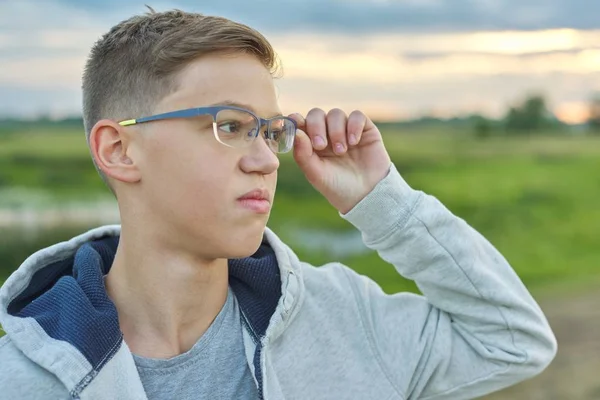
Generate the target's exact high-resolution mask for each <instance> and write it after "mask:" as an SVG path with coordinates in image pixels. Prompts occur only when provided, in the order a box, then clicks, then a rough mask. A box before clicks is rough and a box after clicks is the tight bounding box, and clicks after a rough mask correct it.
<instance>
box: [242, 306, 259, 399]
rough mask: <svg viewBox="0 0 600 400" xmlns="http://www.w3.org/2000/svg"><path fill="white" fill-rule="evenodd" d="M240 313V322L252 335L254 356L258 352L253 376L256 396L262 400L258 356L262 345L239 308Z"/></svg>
mask: <svg viewBox="0 0 600 400" xmlns="http://www.w3.org/2000/svg"><path fill="white" fill-rule="evenodd" d="M240 315H241V316H242V324H243V325H244V326H245V327H246V330H248V332H250V337H252V341H253V342H254V344H255V345H256V350H254V357H256V355H257V353H256V352H258V358H259V362H258V368H257V367H256V365H255V366H254V377H255V378H256V383H257V385H256V386H257V390H258V398H259V400H264V393H263V379H262V369H261V367H260V358H261V356H262V345H261V342H260V339H259V337H258V335H257V334H256V332H255V331H254V329H253V328H252V325H250V322H248V318H246V314H244V312H243V311H242V310H241V309H240ZM252 363H253V364H254V359H253V360H252Z"/></svg>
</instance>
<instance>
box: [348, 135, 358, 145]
mask: <svg viewBox="0 0 600 400" xmlns="http://www.w3.org/2000/svg"><path fill="white" fill-rule="evenodd" d="M348 142H349V143H350V144H351V145H355V144H356V135H355V134H353V133H352V134H350V137H349V138H348Z"/></svg>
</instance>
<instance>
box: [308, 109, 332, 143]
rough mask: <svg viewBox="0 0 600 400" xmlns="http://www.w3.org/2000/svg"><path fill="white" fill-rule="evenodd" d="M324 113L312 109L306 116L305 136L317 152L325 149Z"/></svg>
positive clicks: (325, 127) (325, 129)
mask: <svg viewBox="0 0 600 400" xmlns="http://www.w3.org/2000/svg"><path fill="white" fill-rule="evenodd" d="M325 117H326V115H325V111H323V110H321V109H320V108H313V109H312V110H310V111H309V112H308V114H307V115H306V130H305V132H306V134H307V135H308V137H309V138H310V140H311V142H312V143H313V146H314V148H315V149H317V150H323V149H324V148H325V147H327V126H326V124H325Z"/></svg>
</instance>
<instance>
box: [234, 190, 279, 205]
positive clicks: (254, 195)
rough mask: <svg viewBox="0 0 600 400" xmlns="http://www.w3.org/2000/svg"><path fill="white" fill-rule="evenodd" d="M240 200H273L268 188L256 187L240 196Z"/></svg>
mask: <svg viewBox="0 0 600 400" xmlns="http://www.w3.org/2000/svg"><path fill="white" fill-rule="evenodd" d="M238 200H267V201H268V202H269V203H270V202H271V196H270V195H269V191H268V190H267V189H254V190H252V191H250V192H248V193H246V194H245V195H243V196H240V197H239V198H238Z"/></svg>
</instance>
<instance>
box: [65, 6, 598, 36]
mask: <svg viewBox="0 0 600 400" xmlns="http://www.w3.org/2000/svg"><path fill="white" fill-rule="evenodd" d="M60 2H61V3H63V4H65V5H68V6H70V7H73V8H77V9H79V10H87V11H90V12H94V13H104V14H106V13H108V12H109V11H107V10H123V12H122V13H121V16H122V17H123V18H125V17H126V16H128V15H127V13H129V12H135V13H140V12H144V10H145V8H144V7H143V6H142V5H141V3H140V2H137V1H136V2H125V1H117V0H102V1H100V0H60ZM149 3H150V5H152V6H155V8H156V9H157V10H164V9H170V8H182V9H186V10H190V11H197V12H203V13H207V14H218V15H223V16H225V17H230V18H234V19H237V20H241V21H242V22H245V23H249V24H252V25H254V26H255V27H256V28H258V29H260V30H265V31H269V32H291V31H294V32H315V31H317V32H328V33H332V32H343V33H345V34H364V33H373V32H387V33H389V32H432V31H438V32H460V31H462V32H464V31H476V30H507V29H508V30H538V29H556V28H573V29H596V28H600V19H599V18H598V15H600V2H598V1H590V0H556V1H552V2H550V1H547V0H529V1H526V2H524V1H520V0H387V1H386V0H380V1H376V0H371V1H369V0H287V1H286V0H282V1H267V0H257V1H247V0H229V1H226V2H217V1H213V0H211V1H208V0H204V1H198V0H177V1H173V2H169V3H168V4H167V3H164V4H163V3H160V2H159V3H158V4H156V2H154V3H155V4H152V2H149Z"/></svg>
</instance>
